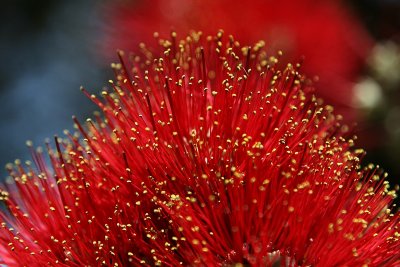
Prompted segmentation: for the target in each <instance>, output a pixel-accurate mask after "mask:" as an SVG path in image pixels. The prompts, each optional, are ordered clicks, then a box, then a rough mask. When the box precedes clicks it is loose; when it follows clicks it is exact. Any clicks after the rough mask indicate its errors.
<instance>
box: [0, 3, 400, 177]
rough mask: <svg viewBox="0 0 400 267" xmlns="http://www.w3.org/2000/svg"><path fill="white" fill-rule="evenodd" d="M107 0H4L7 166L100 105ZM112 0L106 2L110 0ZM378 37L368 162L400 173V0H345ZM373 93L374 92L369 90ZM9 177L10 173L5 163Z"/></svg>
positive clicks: (369, 75) (1, 71) (2, 128)
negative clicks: (96, 97)
mask: <svg viewBox="0 0 400 267" xmlns="http://www.w3.org/2000/svg"><path fill="white" fill-rule="evenodd" d="M99 3H100V1H95V0H88V1H78V0H70V1H51V0H37V1H31V0H3V1H2V4H1V9H0V16H1V18H2V21H3V22H2V24H1V26H0V60H1V63H2V64H1V65H0V133H1V136H0V166H4V165H5V164H6V163H7V162H10V161H13V160H14V159H16V158H20V159H22V160H26V159H29V154H28V150H27V148H26V147H25V146H24V143H25V141H26V140H32V141H33V142H34V145H35V146H39V145H42V144H43V141H44V139H45V138H46V137H50V138H51V137H52V136H53V135H54V134H60V135H62V131H63V129H71V128H72V127H71V126H72V120H71V115H77V116H78V118H79V119H80V120H83V119H84V118H86V117H89V116H91V113H92V111H93V110H95V106H94V105H93V104H91V102H90V101H89V100H88V99H87V98H86V97H85V96H83V94H82V93H81V92H80V90H79V87H80V86H81V85H83V86H84V87H85V88H87V89H88V91H90V92H98V91H100V90H101V88H102V87H103V86H104V85H106V84H107V80H108V79H110V78H113V77H112V72H111V70H110V69H109V67H108V66H109V64H108V63H106V62H104V60H103V59H102V56H100V54H101V49H102V48H101V47H102V44H101V42H102V40H103V37H104V36H103V35H104V34H105V29H106V28H107V22H104V21H105V17H106V16H104V11H105V9H104V8H103V6H101V5H99ZM103 3H104V2H103ZM344 3H346V4H348V5H349V6H348V8H350V9H352V10H353V11H354V13H355V14H356V15H358V17H359V19H360V20H361V21H362V23H363V25H365V28H366V29H367V31H368V32H369V33H370V35H371V36H372V37H373V38H374V39H375V40H376V45H375V48H374V49H373V51H372V52H371V55H370V58H369V59H368V60H367V62H368V64H366V67H365V73H364V74H362V75H361V76H360V79H359V83H358V85H356V87H357V88H359V89H357V90H356V92H357V91H359V93H360V94H362V95H363V97H362V99H361V100H360V101H358V100H357V99H356V100H355V107H356V108H357V109H359V111H360V113H361V114H362V117H363V118H364V119H362V120H361V122H359V125H358V127H357V129H358V130H357V133H358V135H359V141H358V144H359V145H360V146H364V147H367V151H368V154H367V159H366V160H367V161H371V162H374V163H376V164H379V165H380V166H382V167H383V168H384V169H385V170H387V171H388V172H389V173H390V176H389V177H390V180H391V182H392V183H399V177H400V46H399V44H400V1H396V0H392V1H390V0H362V1H361V0H352V1H347V2H346V1H345V2H344ZM366 95H368V96H369V97H365V96H366ZM0 175H1V177H6V176H7V173H6V172H5V170H4V168H2V169H1V172H0Z"/></svg>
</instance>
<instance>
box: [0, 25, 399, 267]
mask: <svg viewBox="0 0 400 267" xmlns="http://www.w3.org/2000/svg"><path fill="white" fill-rule="evenodd" d="M159 43H160V46H161V47H162V53H160V54H159V53H158V52H154V51H151V49H147V48H146V47H145V46H144V45H141V49H142V53H141V54H140V55H135V56H131V57H129V60H126V59H124V60H121V63H119V64H113V66H114V69H115V71H116V74H117V79H116V82H112V88H113V90H111V91H104V92H102V96H103V99H102V100H101V99H98V98H97V97H96V96H94V95H92V96H90V97H91V98H92V99H93V101H94V102H95V103H97V105H98V106H99V107H100V108H101V110H102V111H103V114H104V118H101V117H100V116H96V117H95V119H94V120H88V123H87V126H86V127H84V126H81V125H80V124H79V123H78V122H76V125H77V127H78V128H79V130H80V133H81V135H83V138H82V139H80V138H79V137H78V136H77V135H71V134H68V133H67V138H66V139H65V140H60V139H59V138H56V150H55V151H53V150H52V149H51V148H50V146H48V149H47V150H48V154H49V155H50V161H51V163H50V165H48V164H46V163H45V159H44V156H43V154H42V153H41V152H40V151H39V152H33V161H34V164H30V163H28V165H26V166H22V165H21V164H20V163H19V162H17V163H16V164H15V165H14V166H10V167H9V169H10V173H11V175H12V176H13V177H14V180H15V183H14V184H12V185H8V186H7V187H8V191H7V192H6V191H2V199H3V201H4V203H5V204H6V206H7V208H8V209H7V211H4V212H3V213H1V217H2V220H3V221H4V223H3V224H2V226H3V228H2V229H1V231H0V240H1V241H0V252H1V254H0V255H1V258H2V260H3V262H4V263H6V264H7V265H9V266H20V265H21V266H24V265H26V266H45V265H51V266H54V265H57V266H103V265H104V266H131V265H139V264H144V265H149V266H153V265H161V264H163V265H167V266H177V265H179V264H183V265H190V266H192V265H194V266H196V265H203V266H204V265H208V266H242V265H251V266H263V265H267V266H269V265H272V264H274V266H275V265H281V266H361V265H363V264H364V265H365V266H398V264H400V260H399V256H398V250H399V248H400V246H399V244H400V243H399V232H398V225H399V215H398V214H391V211H390V204H391V202H392V199H393V197H394V195H395V192H394V191H390V190H389V187H388V185H387V184H386V183H385V182H383V181H382V180H380V178H381V177H380V176H381V175H379V173H378V171H377V170H376V169H374V168H373V167H367V168H365V169H361V168H360V165H359V158H360V156H361V155H362V154H363V152H362V151H361V150H353V149H351V146H352V143H353V140H351V139H346V138H344V136H345V130H346V129H345V127H343V126H341V125H340V124H339V122H338V121H339V118H338V117H335V116H334V115H333V114H332V108H331V107H329V106H323V105H322V104H321V103H320V101H318V100H317V99H315V98H314V97H313V96H312V93H311V91H312V90H311V87H310V86H309V85H308V81H307V80H306V79H305V78H304V77H303V76H301V75H300V74H299V73H298V68H299V66H294V65H290V64H289V65H288V66H287V67H286V68H285V69H284V70H280V69H279V67H278V65H277V62H278V59H277V58H276V57H273V56H270V55H267V54H266V53H265V50H264V49H263V45H264V44H263V43H262V42H260V43H257V44H256V45H254V46H253V47H240V45H239V44H238V43H237V42H235V41H234V40H233V39H232V38H229V40H228V41H224V39H223V37H222V33H221V32H220V33H219V34H218V35H217V36H210V37H207V38H204V37H202V36H201V34H192V35H191V36H188V37H187V38H186V39H185V40H181V41H178V40H177V39H176V35H175V33H173V34H172V38H171V39H170V40H161V39H160V40H159ZM156 51H158V50H156ZM120 57H121V59H122V58H124V55H123V54H122V53H120Z"/></svg>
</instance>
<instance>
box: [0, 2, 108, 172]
mask: <svg viewBox="0 0 400 267" xmlns="http://www.w3.org/2000/svg"><path fill="white" fill-rule="evenodd" d="M97 7H98V5H96V1H91V0H89V1H77V0H72V1H52V0H36V1H31V0H9V1H8V0H3V1H2V3H1V8H0V17H1V20H2V23H1V26H0V60H1V65H0V133H1V135H0V165H1V172H0V175H1V177H3V178H4V177H5V176H6V174H7V173H6V171H5V169H4V165H5V164H6V163H7V162H10V161H14V159H16V158H19V159H21V160H26V159H29V154H28V150H27V148H26V146H25V145H24V144H25V141H26V140H32V141H33V142H34V145H35V146H39V145H42V144H43V143H44V140H45V138H46V137H50V138H52V137H53V135H55V134H59V135H62V132H63V129H71V128H72V127H71V126H72V124H73V123H72V119H71V116H72V115H77V117H78V118H79V119H81V120H82V119H84V118H86V117H88V116H90V115H91V112H92V111H93V110H94V109H95V106H94V105H92V104H91V102H90V101H89V100H88V99H87V98H86V97H85V96H84V95H83V94H82V92H81V91H80V90H79V88H80V86H81V85H83V86H84V87H85V88H87V89H88V90H89V91H92V92H95V91H100V89H101V88H102V86H103V85H105V84H106V81H107V77H109V78H110V77H111V75H112V72H111V71H109V70H108V65H107V66H106V64H105V63H104V62H102V60H101V58H99V57H98V56H96V55H98V54H99V46H100V44H99V42H100V40H101V36H102V28H103V27H102V21H101V19H100V14H99V9H98V8H97Z"/></svg>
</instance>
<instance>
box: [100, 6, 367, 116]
mask: <svg viewBox="0 0 400 267" xmlns="http://www.w3.org/2000/svg"><path fill="white" fill-rule="evenodd" d="M343 2H344V1H343ZM109 14H111V15H109ZM107 15H108V16H109V19H108V22H109V23H110V25H111V27H110V31H109V32H110V34H109V35H108V40H107V41H106V42H105V43H107V44H108V45H107V47H108V49H107V52H109V51H114V50H115V49H121V48H122V49H127V50H132V49H134V48H136V43H137V42H139V41H143V40H145V41H146V42H147V43H149V42H151V41H152V40H151V39H152V38H151V35H150V34H149V33H151V32H154V31H157V32H159V33H160V34H161V35H164V34H169V32H170V31H171V29H173V30H176V31H177V32H187V31H190V30H202V31H203V33H205V34H212V33H215V32H216V31H218V30H219V29H224V30H225V31H226V32H229V33H231V34H233V35H234V36H235V38H237V40H238V41H239V42H241V43H242V44H244V45H251V44H252V43H254V42H257V41H259V40H265V41H266V43H267V47H268V49H269V52H272V53H276V51H277V50H278V49H279V50H282V51H284V52H285V55H284V58H282V59H281V61H285V62H288V61H293V60H296V61H298V60H300V58H302V57H304V58H305V61H304V64H303V67H302V69H303V73H305V74H307V75H308V76H309V77H310V78H312V76H314V75H318V77H319V78H318V83H316V84H315V86H316V88H317V91H316V93H317V94H318V95H319V96H321V97H323V98H324V99H325V101H326V102H327V103H329V104H334V105H335V108H336V110H338V111H339V113H340V114H342V115H346V116H345V119H346V120H349V119H350V121H352V119H354V118H353V117H355V115H356V113H355V110H354V106H353V97H354V96H353V89H352V88H353V86H354V84H355V82H357V81H358V79H359V76H360V74H361V72H362V71H363V68H364V67H365V62H364V60H365V58H366V57H367V55H368V54H369V52H370V50H371V48H372V44H373V41H372V38H371V37H370V36H369V35H368V34H367V33H366V31H365V30H364V29H363V27H362V25H361V24H360V22H359V21H358V20H357V17H356V16H355V14H353V13H352V12H351V10H349V8H348V6H346V5H345V3H342V1H332V0H323V1H317V0H300V1H299V0H281V1H272V0H253V1H251V3H247V2H245V1H241V0H219V1H213V0H186V1H180V0H167V1H164V0H153V1H143V0H136V1H124V2H123V4H121V3H118V4H115V3H113V4H111V8H109V9H107ZM110 47H111V48H112V49H109V48H110Z"/></svg>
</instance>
